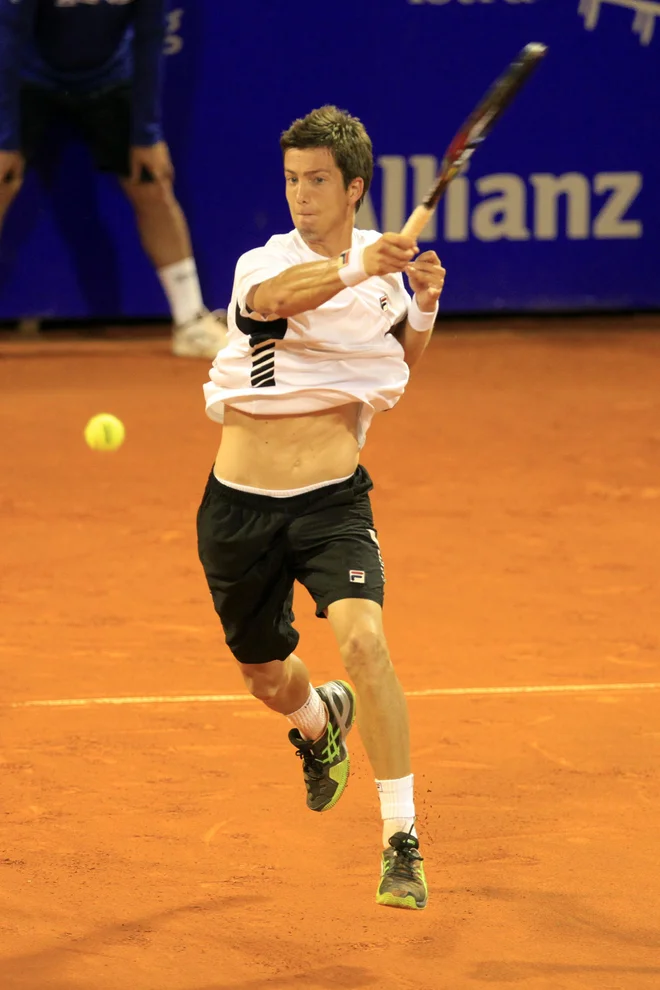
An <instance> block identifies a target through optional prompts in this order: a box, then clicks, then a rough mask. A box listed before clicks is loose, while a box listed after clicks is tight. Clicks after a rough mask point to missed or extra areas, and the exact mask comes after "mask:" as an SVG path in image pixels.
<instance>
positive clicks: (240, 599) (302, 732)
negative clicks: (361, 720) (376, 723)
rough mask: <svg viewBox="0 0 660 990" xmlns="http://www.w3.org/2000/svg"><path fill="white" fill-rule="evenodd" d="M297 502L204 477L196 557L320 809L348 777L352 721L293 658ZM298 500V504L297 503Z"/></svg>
mask: <svg viewBox="0 0 660 990" xmlns="http://www.w3.org/2000/svg"><path fill="white" fill-rule="evenodd" d="M292 501H295V499H293V500H292V499H275V498H269V497H267V496H260V495H251V494H249V493H242V492H237V491H236V490H234V489H231V488H229V487H228V486H225V485H222V484H221V483H220V482H218V481H217V479H216V478H215V477H214V476H213V475H212V476H211V477H210V478H209V482H208V485H207V487H206V491H205V493H204V498H203V500H202V504H201V506H200V509H199V512H198V515H197V532H198V548H199V556H200V560H201V562H202V565H203V567H204V572H205V574H206V579H207V582H208V585H209V589H210V591H211V595H212V597H213V603H214V605H215V609H216V612H217V613H218V616H219V617H220V621H221V622H222V626H223V629H224V632H225V639H226V642H227V645H228V647H229V649H230V650H231V652H232V653H233V655H234V657H235V658H236V659H237V660H238V661H239V663H240V666H241V671H242V674H243V678H244V680H245V683H246V685H247V687H248V690H249V691H250V692H251V694H253V695H254V697H255V698H258V699H259V700H260V701H262V702H263V703H264V704H266V705H267V706H268V707H269V708H270V709H271V710H272V711H276V712H279V713H280V714H282V715H285V716H286V717H287V719H288V721H289V723H290V725H291V726H292V728H291V730H290V732H289V739H290V741H291V742H292V744H293V745H294V746H295V747H296V752H297V754H298V755H299V756H300V757H301V759H302V762H303V776H304V780H305V784H306V788H307V805H308V807H309V808H310V809H311V810H313V811H326V810H327V809H328V808H331V807H332V806H333V805H334V804H336V802H337V801H338V800H339V797H340V796H341V793H342V791H343V790H344V787H345V785H346V781H347V778H348V753H347V751H346V747H345V744H344V742H343V740H344V737H345V736H346V734H347V733H348V731H349V729H350V727H351V725H352V722H353V718H354V710H355V707H354V701H353V694H352V691H351V689H350V687H349V686H348V685H344V684H343V683H341V682H335V681H333V682H331V683H330V684H324V685H321V686H319V688H314V687H312V685H311V684H310V679H309V674H308V672H307V669H306V668H305V665H304V664H303V663H302V661H301V660H300V659H299V657H297V656H296V655H295V654H294V652H293V651H294V649H295V647H296V645H297V643H298V633H297V632H296V631H295V629H294V628H293V622H294V615H293V611H292V603H293V581H294V576H293V573H292V571H291V569H290V567H289V564H288V561H287V559H286V557H287V528H288V525H289V521H290V519H291V518H292V516H293V514H294V512H293V508H294V507H292V506H291V505H290V504H289V505H287V504H286V503H291V502H292ZM296 504H297V503H296Z"/></svg>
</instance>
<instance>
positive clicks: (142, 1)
mask: <svg viewBox="0 0 660 990" xmlns="http://www.w3.org/2000/svg"><path fill="white" fill-rule="evenodd" d="M166 24H167V12H166V0H136V3H135V19H134V28H135V38H134V41H133V61H134V71H133V131H132V136H131V180H132V181H133V182H139V181H140V178H141V173H142V169H143V168H144V169H146V171H147V172H148V173H150V174H151V177H152V178H153V180H155V181H156V182H170V181H171V180H172V178H173V168H172V162H171V159H170V153H169V150H168V147H167V145H166V144H165V141H164V139H163V131H162V124H161V119H162V112H161V93H162V84H163V73H164V68H165V57H166V56H165V52H164V46H165V34H166Z"/></svg>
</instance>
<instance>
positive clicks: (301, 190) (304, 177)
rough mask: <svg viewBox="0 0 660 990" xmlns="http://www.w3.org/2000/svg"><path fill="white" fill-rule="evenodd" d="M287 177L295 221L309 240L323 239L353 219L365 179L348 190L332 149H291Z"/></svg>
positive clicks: (285, 165)
mask: <svg viewBox="0 0 660 990" xmlns="http://www.w3.org/2000/svg"><path fill="white" fill-rule="evenodd" d="M284 177H285V181H286V198H287V201H288V203H289V209H290V210H291V218H292V220H293V223H294V226H295V227H296V229H297V230H298V231H299V232H300V233H301V234H302V236H303V237H304V238H305V239H306V240H313V241H318V240H323V239H324V238H325V237H327V236H328V235H330V234H332V233H333V232H334V231H336V230H337V229H338V228H341V227H343V226H344V225H345V224H346V222H347V220H349V219H352V215H353V209H354V207H355V203H356V202H357V199H358V198H359V196H360V194H361V191H362V180H361V179H355V180H353V182H352V183H351V184H350V185H349V187H348V189H346V188H345V187H344V178H343V176H342V174H341V172H340V170H339V169H338V167H337V165H336V163H335V160H334V157H333V155H332V152H331V151H330V149H329V148H290V149H289V150H288V151H287V152H286V153H285V155H284Z"/></svg>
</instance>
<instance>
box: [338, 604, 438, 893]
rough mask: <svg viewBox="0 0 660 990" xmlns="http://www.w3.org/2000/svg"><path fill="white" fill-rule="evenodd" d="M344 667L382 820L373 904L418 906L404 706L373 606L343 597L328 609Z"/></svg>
mask: <svg viewBox="0 0 660 990" xmlns="http://www.w3.org/2000/svg"><path fill="white" fill-rule="evenodd" d="M328 619H329V621H330V624H331V626H332V629H333V632H334V634H335V636H336V638H337V643H338V644H339V649H340V652H341V656H342V660H343V661H344V665H345V667H346V671H347V673H348V675H349V677H350V678H351V680H352V681H353V683H354V685H355V689H356V694H357V700H358V711H359V718H358V721H359V729H360V736H361V737H362V742H363V743H364V747H365V749H366V751H367V755H368V757H369V762H370V763H371V766H372V769H373V772H374V776H375V778H376V787H377V789H378V796H379V799H380V809H381V818H382V820H383V832H382V839H383V854H382V859H381V876H380V881H379V884H378V891H377V895H376V899H377V901H378V903H379V904H385V905H388V906H391V907H403V908H412V909H417V910H419V909H420V908H424V907H425V906H426V903H427V900H428V888H427V885H426V877H425V874H424V865H423V860H422V857H421V855H420V853H419V840H418V837H417V831H416V829H415V801H414V794H413V781H414V778H413V774H412V772H411V767H410V736H409V728H408V708H407V704H406V699H405V696H404V693H403V689H402V687H401V684H400V682H399V679H398V677H397V675H396V671H395V670H394V667H393V665H392V661H391V659H390V655H389V650H388V648H387V642H386V640H385V633H384V630H383V622H382V610H381V607H380V605H379V604H377V603H376V602H373V601H366V600H361V599H344V600H340V601H335V602H333V603H332V604H331V605H330V606H329V607H328Z"/></svg>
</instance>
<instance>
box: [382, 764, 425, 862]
mask: <svg viewBox="0 0 660 990" xmlns="http://www.w3.org/2000/svg"><path fill="white" fill-rule="evenodd" d="M414 779H415V778H414V774H412V773H410V774H408V776H407V777H398V778H397V779H396V780H377V781H376V787H377V788H378V796H379V798H380V816H381V818H382V819H383V848H384V849H389V847H390V843H389V840H390V837H391V836H393V835H394V833H395V832H409V833H411V834H412V835H415V836H416V835H417V830H416V829H415V799H414V797H413V781H414Z"/></svg>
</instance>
